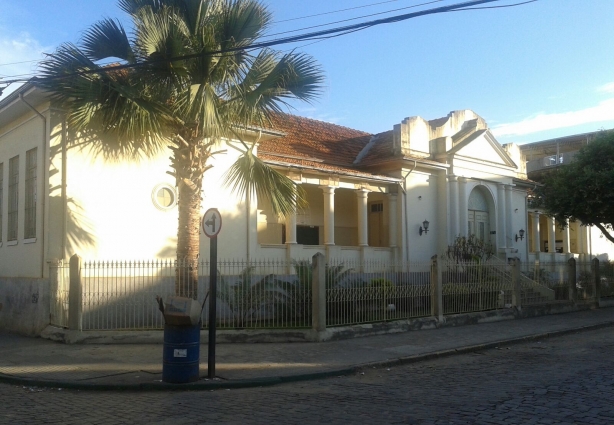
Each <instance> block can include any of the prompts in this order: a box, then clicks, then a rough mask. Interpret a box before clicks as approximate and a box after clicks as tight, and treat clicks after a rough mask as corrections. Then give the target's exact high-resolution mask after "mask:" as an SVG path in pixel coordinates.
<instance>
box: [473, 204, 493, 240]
mask: <svg viewBox="0 0 614 425" xmlns="http://www.w3.org/2000/svg"><path fill="white" fill-rule="evenodd" d="M468 224H469V234H470V235H475V236H476V237H477V238H478V239H479V240H481V241H483V242H490V222H489V219H488V213H487V212H486V211H472V210H469V223H468Z"/></svg>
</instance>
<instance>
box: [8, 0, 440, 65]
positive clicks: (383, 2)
mask: <svg viewBox="0 0 614 425" xmlns="http://www.w3.org/2000/svg"><path fill="white" fill-rule="evenodd" d="M397 1H400V0H386V1H381V2H378V3H370V4H366V5H362V6H356V7H349V8H346V9H338V10H333V11H329V12H323V13H316V14H313V15H305V16H298V17H296V18H289V19H284V20H281V21H273V24H279V23H283V22H290V21H297V20H301V19H307V18H313V17H317V16H324V15H331V14H335V13H341V12H346V11H349V10H355V9H364V8H367V7H373V6H378V5H381V4H386V3H394V2H397ZM436 1H444V0H436ZM436 1H432V2H429V3H435V2H436ZM423 4H428V3H423ZM423 4H422V5H423ZM417 6H421V5H416V6H410V7H417ZM401 9H403V8H401ZM401 9H392V10H390V11H388V12H382V13H391V12H394V11H397V10H401ZM368 16H373V15H365V16H359V17H357V18H352V19H361V18H365V17H368ZM339 22H344V21H337V22H331V23H328V24H322V25H317V26H315V27H306V28H300V29H296V30H293V31H287V32H297V31H303V30H307V29H310V28H316V27H318V26H326V25H333V24H335V23H339ZM287 32H280V33H276V34H267V35H265V36H264V37H265V38H266V37H272V36H274V35H280V34H285V33H287ZM32 62H40V59H32V60H26V61H20V62H8V63H0V66H9V65H20V64H24V63H32ZM23 75H34V73H30V74H19V75H14V76H13V77H21V76H23Z"/></svg>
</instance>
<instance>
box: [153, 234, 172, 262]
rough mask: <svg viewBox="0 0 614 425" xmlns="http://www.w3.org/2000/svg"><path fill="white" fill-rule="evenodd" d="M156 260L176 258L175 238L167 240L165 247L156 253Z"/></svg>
mask: <svg viewBox="0 0 614 425" xmlns="http://www.w3.org/2000/svg"><path fill="white" fill-rule="evenodd" d="M156 256H157V258H175V257H176V256H177V238H176V237H173V238H168V239H167V240H166V245H165V246H164V247H163V248H162V249H161V250H160V251H158V253H157V254H156Z"/></svg>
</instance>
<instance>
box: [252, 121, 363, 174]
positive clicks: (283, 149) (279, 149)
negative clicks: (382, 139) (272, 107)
mask: <svg viewBox="0 0 614 425" xmlns="http://www.w3.org/2000/svg"><path fill="white" fill-rule="evenodd" d="M272 128H273V129H274V130H277V131H281V132H283V133H285V134H286V135H285V136H283V137H280V138H275V139H272V140H267V141H263V142H261V143H260V146H259V147H258V152H259V156H264V155H274V156H276V157H278V158H279V157H282V158H283V157H286V158H288V159H290V158H292V159H299V160H309V161H313V163H314V164H319V165H320V166H322V165H323V164H327V165H329V166H331V165H332V166H341V167H350V168H353V162H354V160H355V159H356V157H357V156H358V154H359V153H360V151H361V150H362V149H363V148H364V146H365V145H366V144H367V143H369V141H370V140H371V135H370V134H369V133H365V132H364V131H359V130H353V129H351V128H347V127H342V126H340V125H336V124H330V123H326V122H322V121H317V120H313V119H309V118H304V117H298V116H295V115H287V114H280V115H277V116H275V117H274V119H273V125H272Z"/></svg>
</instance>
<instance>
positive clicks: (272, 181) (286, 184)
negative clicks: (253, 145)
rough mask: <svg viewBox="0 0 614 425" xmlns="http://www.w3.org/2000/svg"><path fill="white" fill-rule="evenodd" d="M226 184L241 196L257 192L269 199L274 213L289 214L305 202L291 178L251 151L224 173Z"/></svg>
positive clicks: (263, 197) (304, 196) (303, 194)
mask: <svg viewBox="0 0 614 425" xmlns="http://www.w3.org/2000/svg"><path fill="white" fill-rule="evenodd" d="M224 181H225V185H226V187H228V188H230V189H231V190H232V191H233V192H235V193H239V194H240V195H242V196H247V195H253V194H255V195H256V196H257V197H258V198H260V199H267V200H268V201H269V202H270V203H271V207H272V209H273V212H274V213H275V214H282V215H289V214H293V213H295V212H296V208H302V207H303V206H305V205H306V203H307V202H306V195H305V191H304V189H303V188H301V187H300V186H298V185H296V184H295V183H294V182H293V181H292V180H291V179H290V178H288V177H287V176H284V175H283V174H281V173H280V172H278V171H277V170H274V169H273V168H271V167H269V166H268V165H266V164H265V163H264V162H263V161H262V160H261V159H260V158H258V157H257V156H256V155H254V154H253V152H252V151H251V150H248V151H247V152H245V153H244V154H243V155H241V156H240V157H239V159H237V161H236V162H235V163H234V164H233V165H232V166H231V167H230V168H229V169H228V171H227V172H226V173H225V175H224Z"/></svg>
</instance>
